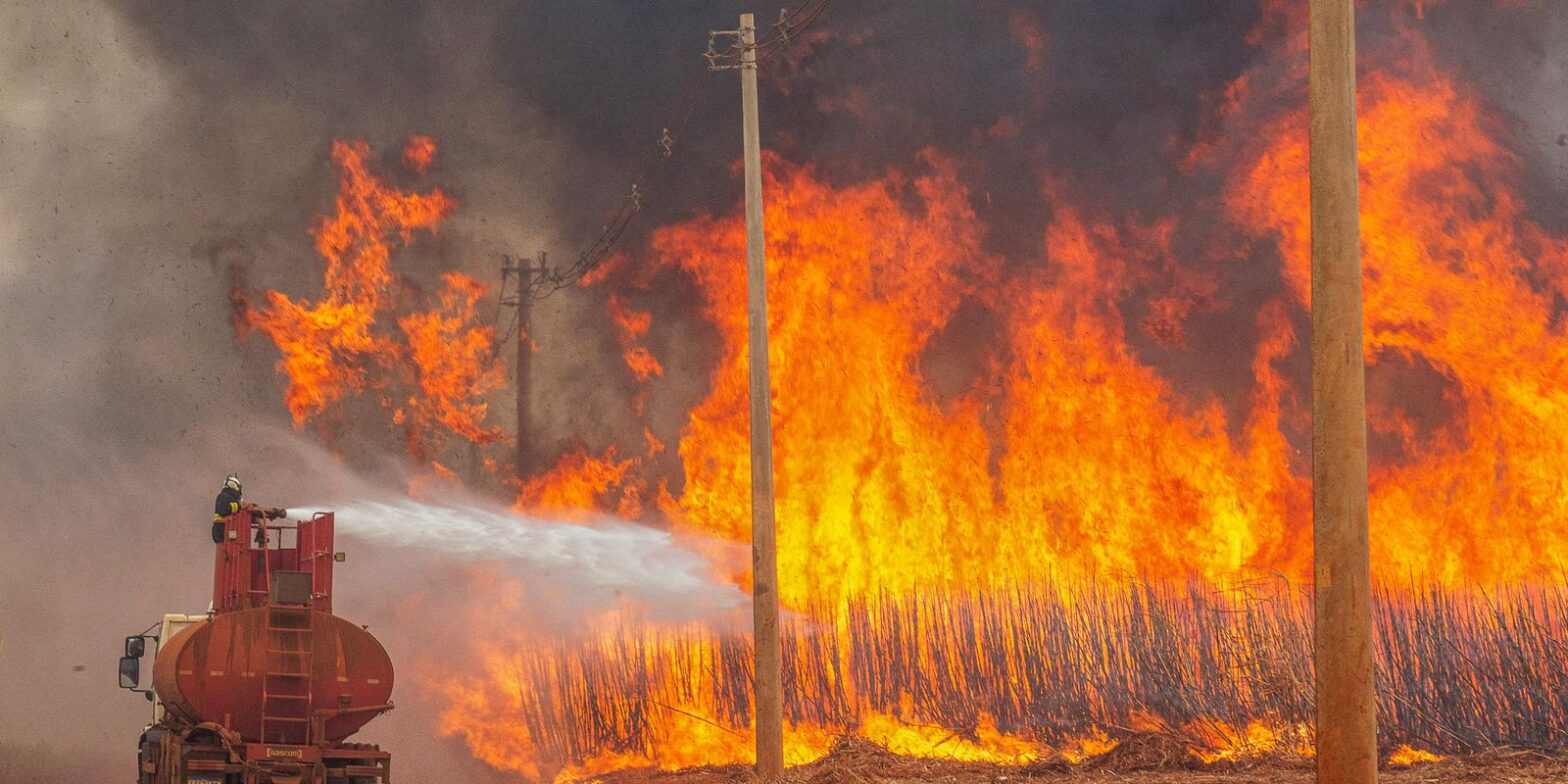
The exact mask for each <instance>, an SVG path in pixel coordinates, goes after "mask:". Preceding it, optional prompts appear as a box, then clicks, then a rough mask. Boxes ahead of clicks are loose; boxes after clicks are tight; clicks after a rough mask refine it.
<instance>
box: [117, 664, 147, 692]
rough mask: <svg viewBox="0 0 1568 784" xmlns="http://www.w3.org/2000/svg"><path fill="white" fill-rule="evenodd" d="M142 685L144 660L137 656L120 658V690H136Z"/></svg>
mask: <svg viewBox="0 0 1568 784" xmlns="http://www.w3.org/2000/svg"><path fill="white" fill-rule="evenodd" d="M141 683H142V660H141V659H138V658H136V657H135V656H123V657H121V658H120V688H122V689H134V688H136V687H137V686H140V685H141Z"/></svg>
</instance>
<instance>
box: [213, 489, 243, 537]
mask: <svg viewBox="0 0 1568 784" xmlns="http://www.w3.org/2000/svg"><path fill="white" fill-rule="evenodd" d="M243 503H245V498H244V496H243V495H242V491H241V489H240V478H239V477H238V476H236V475H234V474H229V475H228V477H226V478H225V479H224V480H223V487H222V489H220V490H218V500H217V501H216V502H214V503H213V507H212V543H213V544H223V518H225V517H228V516H229V515H231V514H234V513H235V512H238V511H239V510H240V505H241V504H243Z"/></svg>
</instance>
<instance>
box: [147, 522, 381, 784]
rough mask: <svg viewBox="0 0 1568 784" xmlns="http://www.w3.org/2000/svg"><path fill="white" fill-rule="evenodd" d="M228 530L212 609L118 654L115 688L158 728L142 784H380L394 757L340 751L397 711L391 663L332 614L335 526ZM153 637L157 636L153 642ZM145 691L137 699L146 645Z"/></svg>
mask: <svg viewBox="0 0 1568 784" xmlns="http://www.w3.org/2000/svg"><path fill="white" fill-rule="evenodd" d="M282 516H283V514H282V512H281V510H273V511H272V512H268V511H267V510H262V509H259V508H253V507H252V508H245V509H241V510H240V511H239V512H237V513H235V514H233V515H230V516H229V517H227V518H225V519H224V521H223V542H222V543H221V544H218V545H217V547H216V550H217V554H216V557H215V566H214V570H213V571H214V575H213V586H212V606H211V609H210V610H208V611H207V612H206V613H205V614H200V615H166V616H164V619H163V621H162V622H161V623H159V624H154V626H153V628H151V629H149V630H148V631H147V632H144V633H142V634H139V635H133V636H131V637H127V638H126V640H125V657H124V658H122V659H121V660H120V686H121V687H122V688H126V689H131V690H135V691H138V692H141V693H144V694H146V695H147V699H148V700H151V701H152V702H153V706H154V707H153V723H152V724H150V725H148V727H147V728H146V730H145V731H143V732H142V736H141V742H140V744H139V746H138V752H137V769H138V774H137V775H138V778H137V782H138V784H386V783H387V782H390V781H391V777H392V759H391V755H390V754H388V753H387V752H384V751H382V750H381V749H380V748H378V747H376V746H371V745H366V744H357V743H345V742H344V741H345V740H347V739H348V738H349V736H351V735H353V734H354V733H355V732H357V731H358V730H359V729H360V728H361V727H363V726H365V724H366V723H368V722H369V721H370V720H371V719H373V718H375V717H376V716H378V715H380V714H382V713H385V712H386V711H389V710H391V709H392V702H391V696H392V660H391V659H390V658H388V657H387V652H386V650H385V649H384V648H382V647H381V643H380V642H378V641H377V640H376V638H375V637H374V636H372V635H371V634H370V632H368V631H366V630H365V629H364V628H362V627H359V626H356V625H354V624H352V623H349V622H348V621H345V620H343V619H342V618H339V617H338V616H336V615H333V614H332V567H333V564H334V563H336V562H338V561H341V560H342V554H341V553H338V552H336V551H334V550H333V542H332V539H333V516H332V513H330V512H320V513H317V514H315V515H314V516H312V517H311V518H310V519H308V520H299V521H292V522H291V521H282V522H273V521H272V519H269V518H273V519H275V518H278V517H282ZM154 630H156V631H154ZM148 641H151V642H152V643H153V647H154V650H155V651H156V653H155V656H154V659H153V666H152V688H151V689H150V690H144V689H142V688H140V687H141V660H142V657H143V656H144V655H145V654H146V651H147V643H148Z"/></svg>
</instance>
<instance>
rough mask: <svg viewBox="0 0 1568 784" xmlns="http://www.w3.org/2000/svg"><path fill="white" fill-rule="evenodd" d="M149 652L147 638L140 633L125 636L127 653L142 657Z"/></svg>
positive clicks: (133, 656) (137, 657)
mask: <svg viewBox="0 0 1568 784" xmlns="http://www.w3.org/2000/svg"><path fill="white" fill-rule="evenodd" d="M146 652H147V638H145V637H142V636H140V635H137V636H134V637H126V638H125V655H126V656H128V657H130V658H132V659H140V658H141V657H142V655H143V654H145V653H146Z"/></svg>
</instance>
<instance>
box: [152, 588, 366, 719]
mask: <svg viewBox="0 0 1568 784" xmlns="http://www.w3.org/2000/svg"><path fill="white" fill-rule="evenodd" d="M269 612H272V613H279V610H278V609H277V608H267V607H258V608H254V609H249V610H239V611H236V612H230V613H224V614H221V615H217V616H214V617H213V618H212V619H210V620H207V621H204V622H201V623H197V624H195V625H193V626H190V627H187V628H186V629H184V630H182V631H180V632H179V633H178V634H176V635H174V637H173V638H171V639H168V640H165V641H163V643H162V645H161V646H160V648H159V650H158V658H157V660H156V661H155V662H154V664H153V688H154V689H155V690H156V691H157V693H158V697H159V699H161V700H162V701H163V704H164V708H165V709H166V710H167V711H168V712H170V713H172V714H174V715H175V716H178V717H180V718H182V719H184V720H186V721H190V722H192V723H197V722H213V723H217V724H222V725H224V726H226V727H228V728H229V729H231V730H233V731H234V732H236V733H238V734H239V735H240V737H242V738H244V739H245V740H246V741H248V742H252V743H258V742H264V743H304V742H305V740H306V733H307V728H308V722H304V721H300V720H298V719H299V717H308V716H310V715H312V714H315V713H317V712H319V711H331V712H334V714H335V713H336V712H337V711H340V710H344V709H346V710H349V711H352V710H353V709H354V708H364V707H373V706H379V705H385V704H387V702H388V700H389V699H390V698H391V696H392V660H391V658H389V657H388V656H387V652H386V649H384V648H382V647H381V643H380V642H379V641H377V640H376V638H375V637H374V636H373V635H371V634H370V632H368V631H365V630H364V629H361V628H360V627H358V626H355V625H354V624H352V623H349V622H348V621H345V620H343V619H342V618H339V617H337V616H335V615H332V614H330V613H324V612H316V611H312V610H304V609H300V610H293V611H284V613H280V614H279V615H274V616H271V618H272V622H271V623H270V624H269V620H268V619H269V615H268V613H269ZM279 618H287V621H286V622H284V621H279V620H278V619H279ZM269 627H270V628H269ZM279 627H283V628H281V629H280V628H279ZM376 715H377V714H376V713H375V712H373V711H362V712H348V713H343V714H341V715H332V716H330V717H328V718H326V723H325V725H324V726H325V733H324V737H317V738H315V739H314V740H315V741H316V742H325V741H332V742H335V741H340V740H342V739H344V738H347V737H348V736H350V735H352V734H354V733H355V732H356V731H358V730H359V728H361V727H363V726H364V725H365V724H366V723H367V722H369V721H370V720H371V719H373V718H375V717H376ZM264 719H265V723H266V737H262V732H263V721H264Z"/></svg>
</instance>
